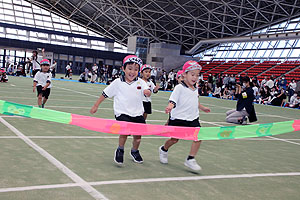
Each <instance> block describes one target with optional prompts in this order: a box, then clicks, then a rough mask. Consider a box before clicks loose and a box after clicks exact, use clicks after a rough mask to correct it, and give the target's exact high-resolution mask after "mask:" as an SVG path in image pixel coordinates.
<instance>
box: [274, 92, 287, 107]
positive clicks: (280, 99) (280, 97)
mask: <svg viewBox="0 0 300 200" xmlns="http://www.w3.org/2000/svg"><path fill="white" fill-rule="evenodd" d="M285 100H286V94H285V90H284V89H283V88H281V90H280V94H276V97H275V98H273V99H272V101H271V105H273V106H281V107H282V106H283V104H284V102H285Z"/></svg>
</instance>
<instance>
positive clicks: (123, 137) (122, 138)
mask: <svg viewBox="0 0 300 200" xmlns="http://www.w3.org/2000/svg"><path fill="white" fill-rule="evenodd" d="M127 137H128V135H120V136H119V146H120V147H124V146H125V143H126V140H127Z"/></svg>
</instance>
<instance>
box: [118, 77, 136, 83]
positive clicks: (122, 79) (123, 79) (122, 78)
mask: <svg viewBox="0 0 300 200" xmlns="http://www.w3.org/2000/svg"><path fill="white" fill-rule="evenodd" d="M120 80H121V81H122V82H125V83H127V82H126V80H125V75H122V76H120ZM137 80H138V77H135V79H133V81H132V82H130V83H128V84H131V83H133V82H135V81H137Z"/></svg>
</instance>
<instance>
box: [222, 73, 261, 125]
mask: <svg viewBox="0 0 300 200" xmlns="http://www.w3.org/2000/svg"><path fill="white" fill-rule="evenodd" d="M243 86H244V89H242V87H241V85H239V84H237V85H236V87H237V91H236V95H237V97H238V102H237V105H236V109H235V110H230V111H227V113H226V115H227V117H226V122H229V123H235V124H247V117H249V121H250V122H255V121H257V118H256V113H255V109H254V105H253V100H254V95H253V93H254V91H253V90H252V88H251V87H250V78H249V77H244V78H243Z"/></svg>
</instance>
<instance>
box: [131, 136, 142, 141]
mask: <svg viewBox="0 0 300 200" xmlns="http://www.w3.org/2000/svg"><path fill="white" fill-rule="evenodd" d="M141 139H142V136H140V135H134V136H133V140H134V141H136V142H140V141H141Z"/></svg>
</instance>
